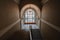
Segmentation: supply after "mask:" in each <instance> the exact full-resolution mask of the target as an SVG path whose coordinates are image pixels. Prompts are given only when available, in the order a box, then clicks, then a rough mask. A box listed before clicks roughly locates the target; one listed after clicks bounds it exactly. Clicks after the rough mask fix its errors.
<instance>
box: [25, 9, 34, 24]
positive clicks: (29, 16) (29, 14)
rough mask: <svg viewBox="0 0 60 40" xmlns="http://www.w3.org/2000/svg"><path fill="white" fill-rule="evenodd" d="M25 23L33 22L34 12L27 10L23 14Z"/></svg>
mask: <svg viewBox="0 0 60 40" xmlns="http://www.w3.org/2000/svg"><path fill="white" fill-rule="evenodd" d="M25 22H26V23H29V22H35V11H34V10H32V9H28V10H26V12H25Z"/></svg>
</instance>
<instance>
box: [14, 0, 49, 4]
mask: <svg viewBox="0 0 60 40" xmlns="http://www.w3.org/2000/svg"><path fill="white" fill-rule="evenodd" d="M14 1H15V2H16V3H18V4H19V3H20V1H23V0H14ZM26 1H28V0H26ZM37 1H38V0H37ZM40 1H41V2H42V3H43V4H45V3H46V2H47V1H48V0H40Z"/></svg>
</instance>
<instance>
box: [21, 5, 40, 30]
mask: <svg viewBox="0 0 60 40" xmlns="http://www.w3.org/2000/svg"><path fill="white" fill-rule="evenodd" d="M39 19H40V9H39V8H38V7H37V6H36V5H34V4H27V5H25V6H24V7H23V8H22V9H21V29H27V30H29V27H30V26H32V29H40V20H39Z"/></svg>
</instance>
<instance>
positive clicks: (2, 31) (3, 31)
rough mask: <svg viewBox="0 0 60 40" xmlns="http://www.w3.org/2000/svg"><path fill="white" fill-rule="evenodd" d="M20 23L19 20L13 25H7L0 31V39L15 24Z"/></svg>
mask: <svg viewBox="0 0 60 40" xmlns="http://www.w3.org/2000/svg"><path fill="white" fill-rule="evenodd" d="M19 21H20V19H18V20H17V21H15V22H14V23H12V24H10V25H8V26H7V27H6V28H4V29H1V31H0V37H2V36H3V35H4V34H5V33H6V32H7V31H8V30H10V29H11V28H12V27H13V26H14V25H15V24H17V23H18V22H19Z"/></svg>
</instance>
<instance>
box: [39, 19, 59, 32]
mask: <svg viewBox="0 0 60 40" xmlns="http://www.w3.org/2000/svg"><path fill="white" fill-rule="evenodd" d="M40 20H41V22H44V23H46V24H47V25H49V26H50V27H52V28H54V29H55V30H57V31H59V32H60V28H59V27H58V26H56V25H53V24H52V23H49V22H48V21H46V20H44V19H40Z"/></svg>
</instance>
